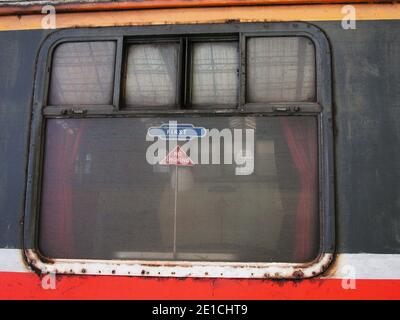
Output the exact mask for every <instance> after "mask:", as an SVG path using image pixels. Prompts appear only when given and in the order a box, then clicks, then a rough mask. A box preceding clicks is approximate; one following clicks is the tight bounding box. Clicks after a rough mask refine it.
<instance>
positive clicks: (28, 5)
mask: <svg viewBox="0 0 400 320" xmlns="http://www.w3.org/2000/svg"><path fill="white" fill-rule="evenodd" d="M385 2H386V3H393V2H397V0H369V1H368V0H136V1H135V0H131V1H129V0H49V1H45V0H31V1H24V0H21V1H19V0H0V15H11V14H34V13H41V11H42V8H43V6H44V5H47V4H50V5H53V6H55V7H56V9H57V11H58V12H79V11H99V10H102V11H109V10H132V9H161V8H194V7H226V6H251V5H276V4H290V5H292V4H294V5H298V4H321V3H323V4H332V3H343V4H344V3H385Z"/></svg>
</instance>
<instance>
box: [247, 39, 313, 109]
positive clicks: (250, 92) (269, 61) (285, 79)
mask: <svg viewBox="0 0 400 320" xmlns="http://www.w3.org/2000/svg"><path fill="white" fill-rule="evenodd" d="M246 79H247V100H248V102H281V101H314V100H315V49H314V45H313V43H312V42H311V41H310V40H309V39H307V38H305V37H269V38H265V37H260V38H250V39H249V40H248V42H247V75H246Z"/></svg>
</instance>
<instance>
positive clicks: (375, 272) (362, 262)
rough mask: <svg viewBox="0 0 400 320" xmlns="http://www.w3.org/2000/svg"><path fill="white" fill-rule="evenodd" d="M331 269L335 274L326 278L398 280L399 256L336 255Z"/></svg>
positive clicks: (372, 254)
mask: <svg viewBox="0 0 400 320" xmlns="http://www.w3.org/2000/svg"><path fill="white" fill-rule="evenodd" d="M333 268H334V270H335V272H334V273H333V274H332V275H329V276H327V278H335V279H343V278H348V277H349V276H350V277H352V278H355V279H382V280H384V279H398V280H400V254H380V253H378V254H376V253H354V254H351V253H350V254H349V253H346V254H338V255H337V256H336V262H335V263H334V266H333ZM328 274H329V271H328Z"/></svg>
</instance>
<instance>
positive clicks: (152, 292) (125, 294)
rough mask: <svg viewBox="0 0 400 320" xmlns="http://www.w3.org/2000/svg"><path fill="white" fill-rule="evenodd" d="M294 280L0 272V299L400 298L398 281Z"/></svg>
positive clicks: (399, 282)
mask: <svg viewBox="0 0 400 320" xmlns="http://www.w3.org/2000/svg"><path fill="white" fill-rule="evenodd" d="M355 284H356V288H355V289H347V290H346V289H344V288H343V287H342V280H340V279H315V280H302V281H298V282H294V281H270V280H233V279H214V280H210V279H201V280H200V279H192V278H187V279H183V280H177V279H171V278H167V279H163V278H132V277H118V276H66V275H65V276H57V279H56V289H55V290H51V289H48V290H44V289H42V286H41V279H40V278H39V277H38V276H37V275H36V274H33V273H0V288H1V289H0V299H163V300H168V299H227V300H231V299H255V300H256V299H274V300H280V299H313V300H319V299H400V280H356V282H355Z"/></svg>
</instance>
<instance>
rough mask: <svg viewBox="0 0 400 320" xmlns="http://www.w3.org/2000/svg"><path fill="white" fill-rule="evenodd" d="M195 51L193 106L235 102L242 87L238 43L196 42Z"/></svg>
mask: <svg viewBox="0 0 400 320" xmlns="http://www.w3.org/2000/svg"><path fill="white" fill-rule="evenodd" d="M192 51H193V52H192V73H193V74H192V79H193V80H192V94H191V103H192V105H211V106H216V105H231V106H232V105H236V104H237V102H238V89H239V52H238V43H237V42H202V43H194V44H193V45H192Z"/></svg>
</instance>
